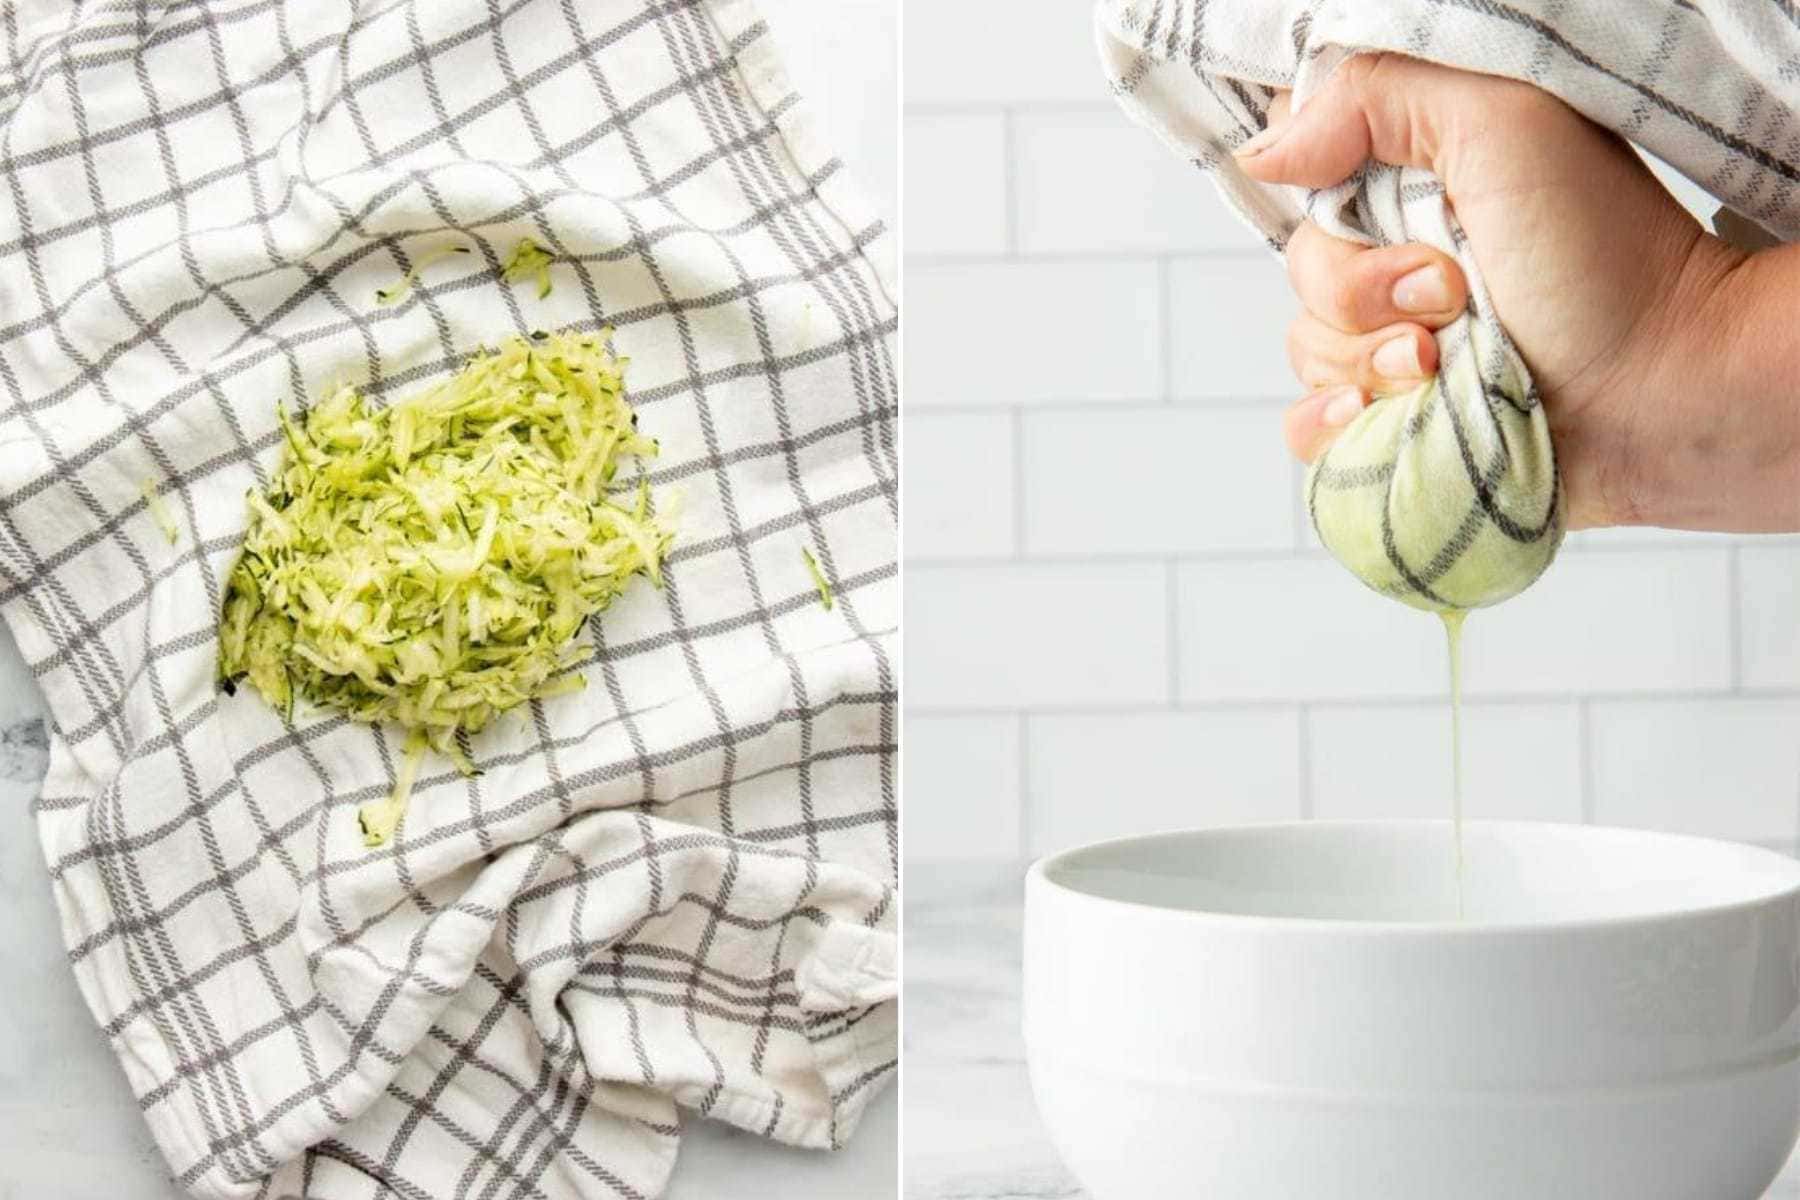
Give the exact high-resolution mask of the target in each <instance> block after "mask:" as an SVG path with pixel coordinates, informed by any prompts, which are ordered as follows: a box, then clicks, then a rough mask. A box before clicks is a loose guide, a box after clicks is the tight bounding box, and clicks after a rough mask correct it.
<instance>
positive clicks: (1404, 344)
mask: <svg viewBox="0 0 1800 1200" xmlns="http://www.w3.org/2000/svg"><path fill="white" fill-rule="evenodd" d="M1369 363H1370V365H1372V366H1373V367H1374V368H1375V373H1376V374H1377V375H1383V376H1386V377H1387V378H1389V379H1417V378H1418V377H1419V376H1420V375H1423V374H1424V373H1425V372H1424V369H1423V368H1422V367H1421V366H1420V365H1419V343H1418V342H1416V341H1414V340H1413V335H1412V334H1410V333H1406V334H1402V335H1400V336H1399V337H1397V338H1389V339H1388V340H1387V341H1385V342H1383V343H1381V345H1379V346H1377V347H1375V353H1374V354H1373V355H1372V356H1370V358H1369Z"/></svg>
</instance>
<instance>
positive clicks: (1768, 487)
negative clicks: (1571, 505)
mask: <svg viewBox="0 0 1800 1200" xmlns="http://www.w3.org/2000/svg"><path fill="white" fill-rule="evenodd" d="M1690 236H1691V242H1690V244H1688V245H1687V246H1686V247H1684V248H1683V250H1682V251H1681V255H1680V257H1679V259H1677V261H1678V262H1679V263H1680V267H1679V269H1678V270H1677V271H1675V272H1674V277H1673V280H1672V282H1671V283H1670V285H1669V286H1668V287H1667V288H1666V289H1665V290H1664V292H1663V294H1662V295H1661V296H1660V297H1659V298H1658V300H1657V302H1656V303H1655V304H1654V305H1653V306H1652V309H1651V310H1650V312H1648V313H1647V314H1646V316H1645V318H1644V320H1642V321H1641V322H1640V323H1639V325H1638V328H1637V336H1635V337H1633V338H1632V342H1633V343H1634V345H1633V346H1631V347H1629V348H1626V349H1625V351H1624V352H1623V353H1622V354H1621V355H1620V360H1621V361H1620V364H1619V366H1620V370H1619V371H1618V372H1616V373H1615V376H1614V378H1615V380H1616V383H1615V387H1614V388H1609V389H1608V390H1609V391H1612V393H1613V394H1612V395H1611V396H1610V397H1608V398H1607V399H1606V401H1605V402H1604V403H1602V404H1598V405H1595V406H1593V408H1594V410H1596V412H1595V415H1597V416H1599V417H1600V420H1599V421H1598V422H1595V424H1596V425H1598V426H1600V427H1601V428H1600V429H1599V430H1593V431H1587V430H1584V431H1582V432H1583V433H1594V434H1596V435H1597V436H1596V437H1594V438H1593V439H1592V440H1593V442H1594V444H1593V445H1589V446H1587V447H1586V448H1585V449H1586V450H1587V451H1589V452H1590V453H1589V454H1588V457H1590V458H1591V460H1592V461H1591V462H1590V463H1588V464H1586V465H1587V466H1588V468H1589V469H1590V470H1591V471H1593V473H1594V474H1595V475H1596V476H1597V478H1596V479H1595V480H1593V481H1592V483H1593V485H1594V486H1593V487H1592V489H1591V490H1592V492H1593V494H1594V497H1595V500H1596V504H1595V510H1596V511H1595V512H1594V513H1593V514H1592V515H1591V516H1592V519H1589V520H1585V521H1583V520H1582V519H1581V515H1580V514H1572V515H1573V516H1575V518H1576V523H1578V524H1609V525H1659V526H1664V527H1667V528H1671V529H1706V530H1717V531H1735V532H1786V531H1794V530H1800V328H1796V327H1795V325H1796V323H1795V322H1794V321H1793V320H1792V318H1791V316H1790V315H1789V314H1791V313H1792V312H1793V307H1794V305H1795V302H1796V299H1800V247H1783V248H1781V249H1779V250H1770V251H1763V252H1761V253H1758V254H1754V255H1753V254H1749V253H1747V252H1745V251H1743V250H1740V249H1737V248H1736V247H1734V246H1731V245H1729V244H1728V243H1726V242H1724V241H1722V240H1720V239H1719V238H1716V237H1713V236H1711V235H1710V234H1706V233H1704V232H1702V231H1700V230H1699V229H1697V228H1695V229H1693V231H1692V234H1691V235H1690ZM1580 465H1581V464H1577V465H1576V469H1579V467H1580Z"/></svg>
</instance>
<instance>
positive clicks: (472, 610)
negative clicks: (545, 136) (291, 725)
mask: <svg viewBox="0 0 1800 1200" xmlns="http://www.w3.org/2000/svg"><path fill="white" fill-rule="evenodd" d="M610 333H611V331H610V330H607V331H604V332H603V333H602V334H600V335H599V336H598V337H592V336H581V335H575V334H534V335H532V338H531V339H530V340H527V339H524V338H513V339H511V340H510V341H508V342H507V343H506V344H504V345H503V346H501V347H500V349H499V350H497V351H494V352H491V353H489V352H483V353H481V354H478V355H477V356H475V357H474V358H473V359H471V360H470V361H469V363H468V364H467V365H466V366H465V367H464V368H463V369H462V371H461V372H459V373H458V374H457V375H456V376H455V377H454V378H452V379H449V380H447V381H446V382H444V383H441V384H439V385H437V386H436V387H433V388H430V389H429V390H426V391H423V392H420V393H417V394H415V395H412V396H408V397H406V398H405V399H402V400H400V401H398V402H397V403H395V404H393V405H392V406H390V407H388V408H385V409H380V410H375V411H371V410H369V409H368V408H366V407H365V405H364V403H363V400H362V397H361V396H359V395H358V394H357V393H356V391H355V389H353V388H351V387H341V388H338V389H337V390H335V391H333V392H332V393H331V394H330V395H328V396H327V397H326V398H325V399H324V400H323V401H322V402H320V403H318V404H317V405H315V406H314V407H313V408H312V409H311V410H310V411H309V412H307V413H306V414H305V416H304V419H303V420H302V421H299V422H296V421H292V420H290V419H289V418H288V416H287V414H286V413H285V412H283V413H281V417H280V419H281V428H282V431H283V433H284V434H285V435H286V438H287V451H286V453H285V455H284V457H283V461H282V464H281V466H280V468H279V470H278V471H277V473H276V475H275V477H274V480H273V482H272V483H271V485H270V487H269V490H268V494H267V495H264V494H261V493H258V492H252V493H251V494H250V512H251V515H250V528H249V532H248V534H247V535H246V537H245V540H244V550H243V554H242V556H241V557H240V558H239V559H238V562H237V565H236V567H235V568H234V569H233V571H232V574H231V578H230V581H229V584H228V586H227V589H226V599H225V606H224V612H223V616H222V619H221V627H220V634H219V674H220V678H221V679H222V681H223V684H224V687H225V689H226V691H228V692H230V691H234V690H235V685H236V683H237V681H238V680H240V679H248V680H249V682H250V684H251V686H253V687H255V688H256V690H257V691H258V692H260V693H262V696H263V698H264V699H265V700H267V701H268V702H269V703H270V704H271V705H273V706H274V707H275V708H277V709H278V710H280V711H281V712H282V713H283V714H284V715H286V716H287V717H288V718H289V719H291V717H292V714H293V709H294V703H295V700H296V698H300V699H304V700H307V701H309V702H311V703H314V704H319V705H323V706H327V707H330V708H334V709H338V710H340V711H342V712H344V713H346V714H348V715H349V716H351V717H353V718H355V719H356V720H359V721H370V722H376V721H381V722H392V723H394V724H397V725H399V726H401V727H403V728H404V729H406V730H407V731H408V732H409V734H410V735H411V736H410V737H409V738H408V742H407V755H406V761H405V763H404V764H403V766H402V769H401V771H400V773H399V778H400V785H399V786H398V787H397V788H396V789H395V792H394V795H393V796H392V797H390V798H389V799H388V800H387V801H385V802H382V803H379V804H372V805H368V806H366V807H365V808H364V809H363V810H362V813H361V818H362V826H363V833H364V840H365V842H366V843H367V844H369V845H371V846H377V845H381V844H382V843H383V842H385V841H387V839H388V838H389V837H390V836H391V835H392V833H393V830H394V828H395V827H396V826H397V825H398V824H399V821H400V817H401V815H402V814H403V812H404V810H405V803H406V793H407V792H408V790H409V789H410V785H411V781H412V778H413V777H414V775H415V774H416V772H417V770H418V765H419V756H420V755H421V754H422V752H423V750H424V748H425V747H426V746H427V745H429V746H432V747H435V748H436V749H437V750H439V751H440V752H442V753H444V754H446V755H448V756H449V757H450V758H451V759H453V760H454V761H455V762H456V763H457V765H458V766H459V767H460V768H461V769H463V770H464V771H470V770H472V765H471V764H470V762H469V760H468V757H467V755H465V754H464V753H463V752H462V750H461V748H460V747H459V746H458V745H457V741H456V739H457V736H458V735H459V734H463V733H475V732H476V731H478V730H480V729H481V728H482V727H483V726H485V725H486V724H487V723H488V722H489V721H490V720H492V719H493V718H494V717H495V716H496V715H497V714H499V713H503V712H505V711H506V710H507V709H510V708H512V707H514V706H516V705H518V704H522V703H524V702H525V701H526V700H529V699H531V698H533V697H537V696H546V695H552V694H556V693H559V692H563V691H570V690H573V689H575V688H578V687H580V686H581V680H580V678H579V676H574V675H571V674H568V673H566V669H567V668H570V667H572V666H574V665H575V664H576V660H577V659H579V658H580V656H581V650H580V648H579V646H577V645H575V644H573V639H574V637H575V635H576V633H577V632H578V631H579V630H580V629H581V627H582V624H583V623H584V622H585V621H586V620H587V618H588V617H590V616H591V615H593V614H594V613H596V612H599V611H600V610H601V609H603V608H605V607H606V606H607V604H608V603H610V602H611V601H612V599H613V597H614V596H616V595H618V594H619V593H620V592H621V591H622V590H623V589H624V588H625V586H626V585H627V583H629V582H630V580H631V577H632V576H633V575H636V574H640V573H641V574H644V575H647V576H648V577H649V578H650V579H651V581H652V582H654V583H656V584H658V585H660V584H661V581H662V575H661V565H660V564H661V560H662V556H663V554H664V552H665V550H666V549H667V547H668V544H669V541H670V538H671V533H670V531H669V530H668V529H667V528H666V527H665V525H664V524H663V523H662V522H660V521H659V520H658V518H657V517H656V515H655V514H653V513H652V511H651V508H650V496H649V489H648V486H647V484H645V483H643V482H640V483H639V485H638V486H637V487H636V488H633V489H626V490H625V491H624V492H623V493H617V492H615V491H614V490H613V488H612V481H613V476H614V473H615V471H616V470H617V468H618V463H619V459H620V458H621V457H622V456H626V455H634V456H638V457H640V458H641V457H648V456H651V455H654V454H655V453H656V449H657V447H656V443H655V442H654V441H653V440H652V439H650V438H646V437H643V436H640V435H639V434H638V432H637V418H636V416H635V414H633V413H632V411H631V408H630V406H629V405H628V404H627V403H626V402H625V399H624V395H623V377H622V371H623V368H624V365H625V361H626V360H624V359H621V358H617V357H615V356H614V354H613V353H612V350H611V348H610V346H609V345H608V341H607V339H608V336H609V335H610Z"/></svg>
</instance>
